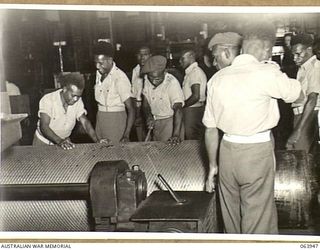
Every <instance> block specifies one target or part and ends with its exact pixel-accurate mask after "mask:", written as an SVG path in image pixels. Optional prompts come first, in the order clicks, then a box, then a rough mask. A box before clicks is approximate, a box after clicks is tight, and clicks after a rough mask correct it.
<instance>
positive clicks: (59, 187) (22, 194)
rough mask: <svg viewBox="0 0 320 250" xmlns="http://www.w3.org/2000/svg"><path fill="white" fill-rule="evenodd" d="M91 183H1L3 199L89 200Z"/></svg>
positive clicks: (0, 190) (0, 193)
mask: <svg viewBox="0 0 320 250" xmlns="http://www.w3.org/2000/svg"><path fill="white" fill-rule="evenodd" d="M88 198H89V184H87V183H63V184H5V185H0V200H1V201H16V200H18V201H19V200H87V199H88Z"/></svg>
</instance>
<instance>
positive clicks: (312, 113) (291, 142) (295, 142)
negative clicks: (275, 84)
mask: <svg viewBox="0 0 320 250" xmlns="http://www.w3.org/2000/svg"><path fill="white" fill-rule="evenodd" d="M291 45H292V53H293V56H294V58H293V60H294V62H295V63H296V65H297V66H298V67H299V70H298V74H297V80H298V81H299V82H300V83H301V86H302V90H303V93H304V98H299V99H298V100H296V101H295V102H294V103H293V104H292V107H293V113H294V128H293V132H292V134H291V135H290V137H289V139H288V142H287V148H288V149H298V150H306V151H307V152H309V151H310V150H311V149H312V145H314V144H315V143H316V141H317V138H318V122H317V116H318V110H319V108H320V96H319V93H320V61H319V60H317V57H316V55H314V53H313V50H312V45H313V38H312V37H311V35H308V34H298V35H296V36H294V37H293V38H292V41H291Z"/></svg>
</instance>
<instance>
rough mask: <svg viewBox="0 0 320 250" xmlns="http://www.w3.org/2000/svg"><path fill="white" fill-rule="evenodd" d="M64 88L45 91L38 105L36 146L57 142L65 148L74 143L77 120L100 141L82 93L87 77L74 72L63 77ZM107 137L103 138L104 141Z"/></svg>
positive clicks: (71, 146) (94, 138)
mask: <svg viewBox="0 0 320 250" xmlns="http://www.w3.org/2000/svg"><path fill="white" fill-rule="evenodd" d="M60 82H61V83H62V85H63V88H62V89H59V90H57V91H54V92H52V93H49V94H46V95H45V96H44V97H43V98H42V99H41V100H40V104H39V118H40V119H39V122H38V128H37V130H36V133H35V135H34V140H33V145H34V146H41V145H45V144H46V145H53V144H57V145H59V146H60V147H61V148H63V149H72V148H74V147H75V145H74V144H73V143H72V142H71V140H70V138H69V136H70V134H71V132H72V130H73V128H74V126H75V124H76V121H77V120H78V121H79V122H80V123H81V124H82V126H83V128H84V130H85V131H86V132H87V134H88V135H89V136H90V138H91V139H92V141H94V142H98V141H99V140H98V138H97V135H96V133H95V131H94V129H93V127H92V125H91V123H90V121H89V120H88V119H87V117H86V110H85V109H84V105H83V102H82V100H81V95H82V92H83V89H84V79H83V77H82V76H81V75H80V74H77V73H71V74H68V75H64V76H61V79H60ZM103 141H107V140H101V142H103Z"/></svg>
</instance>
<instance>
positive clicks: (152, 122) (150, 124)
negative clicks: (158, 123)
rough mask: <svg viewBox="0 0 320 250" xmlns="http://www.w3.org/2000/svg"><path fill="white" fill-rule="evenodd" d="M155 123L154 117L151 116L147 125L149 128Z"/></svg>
mask: <svg viewBox="0 0 320 250" xmlns="http://www.w3.org/2000/svg"><path fill="white" fill-rule="evenodd" d="M154 123H155V120H154V119H153V118H150V119H148V120H147V127H148V129H151V130H152V129H153V128H154Z"/></svg>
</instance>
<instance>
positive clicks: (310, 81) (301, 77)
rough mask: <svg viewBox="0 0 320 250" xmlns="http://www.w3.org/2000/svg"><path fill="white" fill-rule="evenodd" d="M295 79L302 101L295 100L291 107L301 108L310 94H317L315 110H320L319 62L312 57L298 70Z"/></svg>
mask: <svg viewBox="0 0 320 250" xmlns="http://www.w3.org/2000/svg"><path fill="white" fill-rule="evenodd" d="M297 79H298V81H299V82H300V83H301V87H302V91H303V93H304V94H305V95H304V99H300V98H299V100H297V101H296V102H294V103H293V104H292V107H303V106H304V105H305V104H306V102H307V99H308V95H309V94H310V93H312V92H314V93H318V94H319V95H318V100H317V104H316V107H315V109H316V110H317V109H320V61H319V60H317V57H316V56H312V57H311V58H309V60H308V61H306V62H305V63H304V64H303V65H301V67H300V68H299V70H298V73H297Z"/></svg>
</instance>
